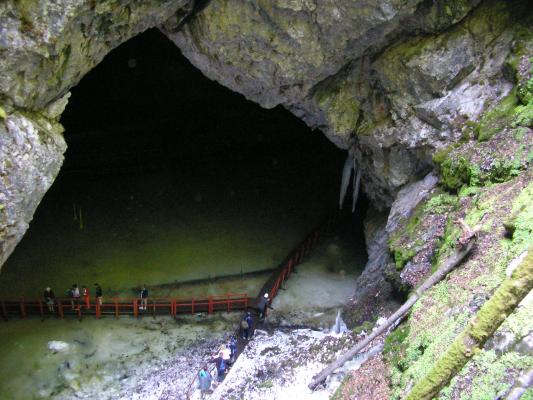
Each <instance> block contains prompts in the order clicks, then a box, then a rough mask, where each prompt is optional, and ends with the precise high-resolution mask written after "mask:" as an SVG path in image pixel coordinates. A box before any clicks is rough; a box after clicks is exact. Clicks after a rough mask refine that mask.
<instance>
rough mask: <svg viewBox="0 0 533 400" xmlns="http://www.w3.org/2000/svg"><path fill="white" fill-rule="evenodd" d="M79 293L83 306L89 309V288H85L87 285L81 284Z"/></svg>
mask: <svg viewBox="0 0 533 400" xmlns="http://www.w3.org/2000/svg"><path fill="white" fill-rule="evenodd" d="M81 295H82V296H83V301H84V303H85V308H86V309H87V310H90V309H91V297H90V295H89V289H87V286H83V287H82V289H81Z"/></svg>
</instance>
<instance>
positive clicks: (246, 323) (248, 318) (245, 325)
mask: <svg viewBox="0 0 533 400" xmlns="http://www.w3.org/2000/svg"><path fill="white" fill-rule="evenodd" d="M251 328H252V314H251V313H250V311H248V312H246V314H244V317H243V319H242V320H241V331H242V338H243V339H248V338H249V337H250V329H251Z"/></svg>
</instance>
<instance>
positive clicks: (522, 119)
mask: <svg viewBox="0 0 533 400" xmlns="http://www.w3.org/2000/svg"><path fill="white" fill-rule="evenodd" d="M512 126H513V127H517V126H527V127H533V102H531V103H529V104H526V105H522V106H518V107H516V108H515V110H514V120H513V123H512Z"/></svg>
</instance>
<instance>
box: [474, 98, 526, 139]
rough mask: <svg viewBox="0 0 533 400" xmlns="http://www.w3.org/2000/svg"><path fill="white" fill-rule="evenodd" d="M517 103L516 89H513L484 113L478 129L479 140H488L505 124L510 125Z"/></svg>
mask: <svg viewBox="0 0 533 400" xmlns="http://www.w3.org/2000/svg"><path fill="white" fill-rule="evenodd" d="M517 103H518V98H517V97H516V91H515V90H513V91H512V92H511V93H510V94H509V95H508V96H507V97H505V98H504V99H503V100H502V101H501V102H500V103H499V104H498V105H497V106H496V107H494V108H493V109H492V110H490V111H488V112H486V113H484V114H483V116H482V117H481V120H480V121H479V125H478V129H477V131H476V133H477V139H478V140H479V141H485V140H488V139H490V138H491V137H492V136H494V135H495V134H496V133H498V132H499V131H501V130H502V129H503V128H504V127H505V126H508V125H510V124H511V122H512V120H513V116H514V111H515V107H516V105H517Z"/></svg>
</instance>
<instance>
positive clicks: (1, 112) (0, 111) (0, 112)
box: [0, 107, 7, 119]
mask: <svg viewBox="0 0 533 400" xmlns="http://www.w3.org/2000/svg"><path fill="white" fill-rule="evenodd" d="M6 118H7V114H6V112H5V111H4V109H3V108H2V107H0V119H6Z"/></svg>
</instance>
